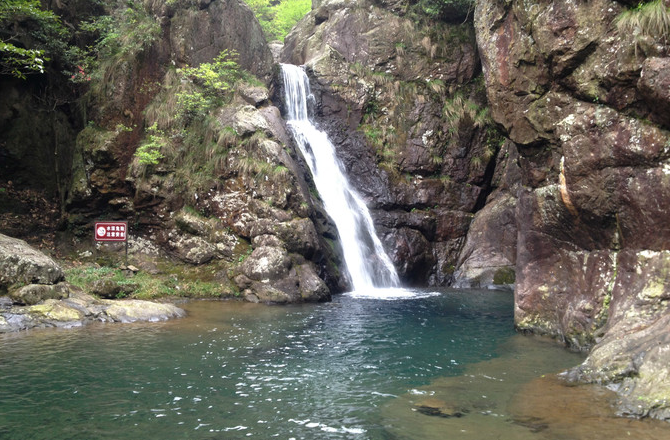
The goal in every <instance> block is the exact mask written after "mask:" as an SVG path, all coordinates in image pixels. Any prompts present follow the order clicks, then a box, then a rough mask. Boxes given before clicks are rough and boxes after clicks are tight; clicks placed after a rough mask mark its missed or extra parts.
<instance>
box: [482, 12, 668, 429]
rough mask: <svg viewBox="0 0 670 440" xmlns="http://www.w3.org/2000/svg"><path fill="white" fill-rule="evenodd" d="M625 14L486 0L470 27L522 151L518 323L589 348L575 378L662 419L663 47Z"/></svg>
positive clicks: (492, 97) (499, 115)
mask: <svg viewBox="0 0 670 440" xmlns="http://www.w3.org/2000/svg"><path fill="white" fill-rule="evenodd" d="M626 3H630V2H615V1H609V0H596V1H589V2H582V1H572V0H569V1H568V0H566V1H553V2H544V1H540V2H533V3H532V4H530V3H528V2H524V1H493V0H492V1H481V2H478V5H477V10H476V15H475V24H476V31H477V41H478V45H479V48H480V51H481V58H482V63H483V70H484V76H485V78H486V86H487V93H488V97H489V103H490V106H491V111H492V116H493V118H494V119H495V120H496V122H498V123H499V124H501V125H502V126H503V127H504V129H505V132H506V133H507V134H508V136H509V138H510V139H511V140H512V141H513V142H514V143H515V144H516V146H517V149H518V151H519V164H520V169H521V183H522V188H521V189H520V190H519V192H518V205H517V211H516V222H517V227H518V231H519V233H518V243H517V246H518V251H517V261H516V264H517V277H516V281H517V284H516V293H515V294H516V309H515V319H516V323H517V326H518V327H519V328H520V329H524V330H529V331H533V332H539V333H545V334H551V335H554V336H558V337H561V338H564V339H565V340H566V342H567V343H568V344H570V345H572V346H574V347H577V348H583V349H584V348H590V347H594V348H593V352H592V353H591V355H590V356H589V358H588V359H587V361H586V362H585V364H584V365H583V366H582V367H580V368H578V369H576V370H575V371H573V372H572V374H571V377H572V378H574V379H577V380H585V381H593V382H598V383H606V384H612V386H613V387H615V388H618V390H619V393H620V395H621V397H622V399H621V401H620V402H619V408H620V411H621V413H623V414H633V415H638V416H646V415H651V416H655V417H659V418H666V419H667V418H669V417H670V411H669V410H668V405H669V402H668V396H669V395H670V393H669V391H670V388H668V384H669V382H668V378H669V377H670V376H669V374H668V369H667V365H668V362H669V361H670V358H668V354H667V353H669V352H670V351H669V350H668V341H667V331H668V324H667V322H668V301H667V300H668V298H670V290H669V287H668V286H670V283H669V282H670V279H669V278H668V276H669V274H670V272H668V268H670V248H669V245H670V223H669V222H668V213H669V212H670V179H669V175H670V173H669V166H670V162H669V159H670V133H669V132H668V131H667V129H668V128H669V127H670V126H669V125H668V120H667V113H666V112H665V111H664V109H667V107H668V105H669V104H670V100H669V98H670V96H669V95H668V82H667V77H668V72H669V71H670V70H669V66H670V63H669V62H668V61H669V58H668V46H667V41H668V40H667V33H665V34H662V35H654V34H653V32H654V31H653V30H652V29H650V28H649V25H645V24H644V23H643V24H638V25H637V26H636V25H634V24H633V25H631V24H630V21H629V24H628V26H632V28H630V29H629V28H626V20H625V19H624V20H622V19H621V18H618V17H622V13H623V12H624V10H625V9H626V8H627V4H626ZM656 3H657V4H658V2H656ZM644 7H649V5H647V6H643V7H642V8H638V12H633V14H635V13H640V12H639V11H640V10H642V9H644ZM660 7H661V8H663V9H662V13H664V14H666V15H667V14H668V11H667V8H666V6H665V5H663V4H660ZM629 14H630V13H629ZM595 17H597V19H595ZM624 18H625V16H624ZM617 22H618V23H619V24H618V25H617ZM645 26H647V27H645ZM626 29H629V30H626ZM663 32H667V29H666V30H664V31H663ZM652 390H653V392H652Z"/></svg>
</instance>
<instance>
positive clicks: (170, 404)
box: [0, 291, 582, 440]
mask: <svg viewBox="0 0 670 440" xmlns="http://www.w3.org/2000/svg"><path fill="white" fill-rule="evenodd" d="M185 308H186V309H187V310H188V312H189V317H187V318H184V319H181V320H175V321H171V322H166V323H158V324H131V325H118V324H100V325H91V326H87V327H83V328H75V329H67V330H53V329H51V330H37V331H31V332H26V333H21V334H11V335H0V353H1V357H0V438H1V439H5V438H6V439H12V440H14V439H17V440H18V439H31V440H35V439H50V440H54V439H242V438H249V437H253V438H261V439H269V438H281V439H291V438H293V439H412V438H416V439H426V438H458V435H460V434H463V433H464V432H465V433H468V434H470V433H471V432H469V431H468V430H471V429H473V430H475V431H476V429H477V426H478V425H481V423H482V422H481V421H478V419H477V418H476V417H484V416H485V417H486V420H487V421H488V420H491V421H492V422H491V423H493V425H491V426H489V427H488V428H487V429H493V430H494V431H495V430H498V429H499V428H496V426H498V425H496V424H502V425H501V426H506V427H509V426H513V427H514V429H520V430H521V432H523V433H529V435H530V434H532V435H535V433H536V432H540V431H545V434H546V432H547V431H546V429H544V428H543V429H540V430H538V429H537V426H535V425H537V423H536V424H535V425H533V423H531V422H529V421H528V420H532V417H534V416H532V415H530V416H529V415H527V414H526V415H523V417H530V419H529V418H526V419H524V418H523V417H522V416H519V417H517V418H516V419H515V417H514V416H513V415H510V414H508V413H507V412H506V411H507V409H506V408H507V407H508V401H510V399H511V396H512V394H511V391H509V390H508V391H504V389H505V388H506V386H507V385H506V384H509V387H511V388H510V389H512V388H513V389H517V388H518V387H519V384H521V383H527V382H530V381H531V379H533V378H536V377H540V376H541V375H542V374H544V373H547V372H550V371H558V370H560V369H562V368H566V367H569V366H572V365H576V364H577V363H579V362H580V361H581V359H582V358H581V357H580V356H579V355H575V354H572V353H569V352H567V351H565V350H562V349H561V348H559V347H557V346H556V345H554V344H549V343H547V342H546V341H534V340H533V339H532V338H524V337H521V336H518V335H515V334H514V331H513V325H512V298H511V295H509V294H503V293H492V292H477V291H461V292H455V291H444V292H441V293H440V294H439V295H433V296H425V297H422V298H414V299H407V298H403V297H399V298H397V299H396V300H393V301H385V300H380V299H374V298H366V297H356V296H339V297H336V299H335V300H334V301H333V302H331V303H326V304H312V305H299V306H284V307H273V306H265V305H255V304H247V303H237V302H191V303H188V304H186V305H185ZM515 341H516V342H515ZM520 341H522V342H520ZM519 344H521V345H522V346H520V345H519ZM533 353H536V354H535V355H534V354H533ZM515 359H516V361H515ZM482 368H483V369H482ZM480 370H481V371H480ZM492 377H495V380H494V379H490V378H492ZM478 378H479V379H480V380H478ZM482 381H483V382H482ZM491 383H493V384H494V385H495V387H493V388H492V387H491ZM487 384H488V386H487ZM500 389H503V391H501V390H500ZM486 390H489V391H486ZM489 392H490V393H489ZM485 393H489V394H491V396H490V397H489V396H486V394H485ZM481 396H485V397H481ZM424 398H425V399H429V398H430V399H432V400H431V401H430V402H434V401H438V402H439V404H437V406H439V405H442V404H443V403H444V404H445V405H452V406H453V405H457V406H459V408H461V409H463V416H462V417H459V418H455V417H454V418H447V417H445V416H444V414H442V415H438V416H437V417H436V416H435V415H432V416H431V415H430V414H428V415H427V414H426V413H425V411H424V412H422V411H418V410H417V408H419V409H420V408H422V405H424V404H423V403H422V402H421V399H424ZM445 402H446V403H445ZM429 405H433V406H436V404H434V403H429ZM487 405H488V406H487ZM475 416H476V417H475ZM456 419H458V420H459V421H460V422H459V423H460V424H459V425H453V423H454V421H456ZM517 419H518V420H517ZM468 420H471V421H472V422H471V423H470V425H468V424H467V423H468V422H467V421H468ZM486 423H489V422H486ZM464 424H465V425H464ZM445 429H450V430H452V434H453V435H446V434H445ZM473 432H474V431H473ZM459 433H460V434H459ZM540 433H541V432H540ZM509 435H512V437H501V438H515V437H514V436H516V431H514V432H512V433H511V434H509ZM431 436H434V437H431ZM471 438H477V436H476V435H475V436H474V437H471ZM480 438H485V437H480ZM537 438H547V437H537ZM557 438H558V437H557ZM575 438H576V437H575Z"/></svg>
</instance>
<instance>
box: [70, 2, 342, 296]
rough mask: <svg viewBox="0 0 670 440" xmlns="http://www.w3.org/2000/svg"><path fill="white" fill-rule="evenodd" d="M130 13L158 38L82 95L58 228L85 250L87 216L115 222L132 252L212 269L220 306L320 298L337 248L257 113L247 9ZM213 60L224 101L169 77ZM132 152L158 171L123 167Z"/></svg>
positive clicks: (259, 44)
mask: <svg viewBox="0 0 670 440" xmlns="http://www.w3.org/2000/svg"><path fill="white" fill-rule="evenodd" d="M136 14H137V15H138V16H139V17H141V20H143V21H142V23H144V25H145V26H146V27H147V28H150V29H158V33H159V38H156V40H155V41H153V42H151V44H149V45H145V46H143V48H142V49H141V50H137V51H135V52H133V53H131V54H130V55H128V54H125V55H124V56H117V57H116V58H113V59H112V60H111V61H112V62H109V60H108V61H107V64H105V65H103V68H104V71H103V73H104V77H105V78H106V79H107V81H105V82H101V83H99V84H94V86H93V87H92V88H91V93H90V100H91V102H90V108H91V117H92V119H91V122H90V123H89V124H88V126H87V127H86V128H84V130H82V131H81V132H80V134H79V136H78V138H77V154H76V155H75V161H74V167H73V168H74V172H73V174H74V177H73V182H72V185H71V188H70V191H69V197H68V200H67V211H68V215H69V217H68V222H69V226H70V229H71V230H72V231H73V232H74V233H75V235H77V234H79V235H81V236H82V237H86V236H87V235H88V230H89V229H90V225H91V221H92V220H94V217H96V216H97V217H99V216H100V215H104V216H106V217H108V218H119V219H127V220H129V222H130V223H131V224H132V225H133V227H132V228H131V233H133V231H132V229H134V234H136V235H139V236H141V237H144V238H146V239H148V240H149V242H151V243H153V244H157V245H158V249H156V248H155V246H154V247H151V249H149V248H147V249H146V250H142V249H141V248H139V247H138V248H137V249H134V251H135V253H138V254H142V253H144V254H146V255H147V256H150V255H149V254H151V253H156V252H159V253H160V254H162V255H163V256H164V257H170V258H174V259H177V260H178V261H181V262H182V263H184V264H189V265H203V264H207V263H210V262H214V261H216V262H218V263H221V264H223V265H224V266H225V268H226V269H225V270H220V269H219V274H218V275H217V276H218V277H222V278H225V280H223V282H222V294H226V295H239V296H242V297H245V298H246V299H248V300H250V301H267V302H277V303H284V302H302V301H321V300H325V299H328V298H330V292H331V290H332V291H338V290H341V289H342V288H343V286H342V281H341V279H342V277H340V276H339V272H338V269H337V265H338V257H337V255H336V254H335V252H336V250H337V246H331V245H329V244H328V240H333V239H335V238H336V235H333V234H332V233H331V232H330V229H329V223H328V220H327V219H325V217H324V216H323V215H322V214H320V211H319V209H318V207H316V206H315V205H314V203H313V201H312V196H311V194H310V192H309V188H308V183H307V182H306V181H305V180H304V176H305V172H304V171H303V170H301V169H300V165H299V164H298V163H297V162H296V161H295V160H294V157H296V156H295V152H294V151H292V149H291V146H290V145H289V137H288V135H287V133H286V131H285V129H284V125H283V121H282V120H281V118H280V115H279V111H278V109H277V108H276V107H274V106H273V105H272V104H271V102H270V101H269V100H268V94H269V92H268V88H267V84H268V81H269V79H270V78H271V76H272V66H273V60H272V55H271V53H270V50H269V47H268V45H267V44H266V42H265V38H264V36H263V33H262V31H261V28H260V25H259V24H258V22H257V20H256V18H255V17H254V15H253V13H252V12H251V10H250V9H249V8H248V7H247V6H246V5H245V4H244V3H243V2H242V1H240V0H210V1H190V0H182V1H176V2H170V3H169V4H168V3H166V2H163V1H151V0H147V1H145V2H143V4H142V8H140V9H138V11H137V12H136ZM221 52H226V53H228V54H230V55H229V59H230V60H234V61H235V62H236V66H234V67H225V68H226V69H229V74H230V75H238V76H240V78H241V79H238V80H237V83H236V85H235V87H234V89H230V90H226V89H225V86H222V90H221V91H218V92H216V93H218V94H213V93H212V92H211V91H210V92H207V91H206V90H205V92H202V90H203V89H202V87H204V86H203V84H202V81H200V82H198V81H199V80H198V78H197V77H196V78H195V79H193V78H188V77H187V76H186V75H185V73H184V71H183V70H180V69H185V68H195V67H197V66H203V65H205V66H210V67H211V66H212V64H211V63H214V62H215V59H216V57H217V56H218V55H219V54H220V53H221ZM122 54H123V53H122ZM216 68H219V67H216ZM221 69H223V68H222V67H221ZM241 72H246V73H244V74H242V73H241ZM245 75H246V76H245ZM249 75H253V76H254V78H251V77H250V76H249ZM206 93H210V94H209V95H208V94H206ZM185 102H186V103H185ZM142 145H149V146H150V147H151V148H156V149H157V151H158V152H159V153H160V154H161V155H162V158H161V159H159V160H157V161H156V163H146V162H145V163H142V162H141V161H140V160H139V158H138V157H137V156H136V155H134V153H135V152H136V151H137V149H138V148H139V147H140V146H142ZM138 258H140V259H141V258H142V257H140V256H138ZM147 258H148V257H147Z"/></svg>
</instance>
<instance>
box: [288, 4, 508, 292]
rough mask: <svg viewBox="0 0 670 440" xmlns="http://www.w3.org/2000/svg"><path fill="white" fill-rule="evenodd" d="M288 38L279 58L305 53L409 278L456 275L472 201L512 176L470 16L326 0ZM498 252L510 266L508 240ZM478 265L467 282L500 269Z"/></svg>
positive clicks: (484, 280) (346, 160)
mask: <svg viewBox="0 0 670 440" xmlns="http://www.w3.org/2000/svg"><path fill="white" fill-rule="evenodd" d="M285 42H286V45H285V47H284V50H283V52H282V55H281V59H282V61H283V62H287V63H294V64H304V65H306V67H307V70H308V72H309V74H310V75H311V76H312V78H313V89H314V90H315V95H316V101H317V107H318V111H317V115H316V118H317V120H318V121H319V123H320V124H321V125H322V126H324V127H326V128H327V131H328V132H329V133H330V134H331V136H332V137H333V141H334V143H335V144H336V146H337V148H338V152H339V153H340V157H341V160H342V162H343V164H344V166H345V168H346V170H347V172H348V173H349V176H350V178H351V179H352V183H353V184H354V186H355V187H356V188H357V189H358V191H359V192H360V193H361V194H362V195H363V197H364V198H365V200H366V202H367V203H368V206H369V207H370V208H371V210H372V214H373V217H374V218H375V222H376V224H377V228H378V232H379V233H380V235H381V236H382V240H383V242H384V245H385V247H386V248H387V250H388V252H389V254H390V256H391V258H392V260H393V261H394V263H395V265H396V267H397V268H398V270H399V274H400V276H401V278H402V279H403V281H404V282H405V283H407V284H416V285H426V284H437V285H442V284H445V283H449V282H451V281H452V280H453V276H454V271H455V269H456V264H457V262H458V256H459V252H460V250H461V248H462V246H463V243H464V241H465V237H466V233H467V230H468V227H469V225H470V223H471V222H472V219H473V215H474V213H475V212H476V211H478V210H479V209H481V207H482V206H484V204H485V201H486V198H487V196H488V195H489V194H490V193H491V191H492V190H493V189H494V187H497V186H498V185H501V184H502V182H503V181H504V180H505V179H504V178H503V177H502V176H503V174H504V173H500V174H499V176H497V177H498V178H494V169H495V163H496V160H499V161H500V162H501V163H503V162H505V161H506V158H507V157H508V156H509V154H506V152H507V151H508V150H507V149H506V148H504V145H503V142H502V141H503V138H502V137H501V136H500V134H499V133H498V131H497V129H496V128H495V127H494V125H493V123H492V121H491V119H490V117H489V115H488V112H487V109H486V107H485V94H484V85H483V82H482V77H481V75H480V66H479V60H478V56H477V49H476V45H475V38H474V33H473V29H472V26H471V24H469V23H460V22H459V23H457V24H450V23H447V22H444V21H440V20H431V19H428V18H427V17H426V16H424V15H421V14H418V13H416V11H414V10H413V9H411V8H410V4H409V3H406V2H384V1H380V2H375V1H324V2H321V3H320V4H319V6H318V7H316V8H315V9H314V10H313V11H312V12H311V13H309V14H308V15H307V16H306V17H305V18H304V19H303V20H302V21H301V22H300V23H299V24H298V25H297V26H296V28H295V29H294V30H293V31H292V32H291V33H290V34H289V36H288V37H287V38H286V40H285ZM502 150H504V152H503V153H501V151H502ZM503 205H504V204H501V205H500V206H503ZM509 206H512V208H510V209H513V205H509ZM512 235H515V234H512ZM492 253H493V254H495V255H496V257H500V258H499V259H498V260H497V261H496V263H494V264H497V265H498V269H503V270H505V269H509V267H510V266H513V262H514V254H513V252H512V253H511V254H510V253H508V255H507V256H505V255H504V253H503V252H501V251H500V250H499V249H496V250H495V251H492ZM474 266H475V265H473V268H474ZM473 271H474V272H476V273H473ZM473 271H470V272H469V276H467V277H466V276H463V277H462V280H463V282H464V284H465V285H470V284H479V283H480V282H481V284H482V285H484V284H490V283H492V282H493V278H494V275H495V272H496V270H495V269H493V270H492V268H491V267H487V268H481V270H477V269H473ZM480 278H481V280H480Z"/></svg>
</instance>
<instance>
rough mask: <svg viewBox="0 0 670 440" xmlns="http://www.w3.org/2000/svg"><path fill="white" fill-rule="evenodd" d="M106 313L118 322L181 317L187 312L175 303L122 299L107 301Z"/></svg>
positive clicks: (164, 319) (153, 320)
mask: <svg viewBox="0 0 670 440" xmlns="http://www.w3.org/2000/svg"><path fill="white" fill-rule="evenodd" d="M107 304H109V306H108V307H107V308H106V309H105V314H106V315H107V316H108V317H109V318H111V319H112V320H113V321H116V322H136V321H149V322H155V321H166V320H168V319H173V318H181V317H184V316H186V313H185V312H184V311H183V310H182V309H180V308H178V307H176V306H175V305H173V304H162V303H155V302H149V301H140V300H122V301H115V302H113V303H107Z"/></svg>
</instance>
